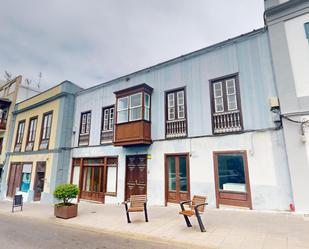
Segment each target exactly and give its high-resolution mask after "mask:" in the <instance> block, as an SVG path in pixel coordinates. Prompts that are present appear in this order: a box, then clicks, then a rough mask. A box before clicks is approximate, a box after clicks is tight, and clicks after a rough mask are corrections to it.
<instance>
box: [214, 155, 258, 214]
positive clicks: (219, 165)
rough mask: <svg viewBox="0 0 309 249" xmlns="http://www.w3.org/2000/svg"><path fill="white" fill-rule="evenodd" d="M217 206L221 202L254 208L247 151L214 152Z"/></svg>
mask: <svg viewBox="0 0 309 249" xmlns="http://www.w3.org/2000/svg"><path fill="white" fill-rule="evenodd" d="M214 170H215V184H216V198H217V208H219V205H220V204H223V205H232V206H240V207H248V208H250V209H252V201H251V190H250V181H249V171H248V161H247V154H246V152H245V151H226V152H224V151H223V152H221V151H220V152H214Z"/></svg>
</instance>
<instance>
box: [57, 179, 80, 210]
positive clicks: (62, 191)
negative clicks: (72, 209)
mask: <svg viewBox="0 0 309 249" xmlns="http://www.w3.org/2000/svg"><path fill="white" fill-rule="evenodd" d="M78 193H79V188H78V187H77V186H76V185H74V184H61V185H58V186H57V187H56V189H55V191H54V197H55V198H56V199H58V200H59V201H61V203H60V204H62V205H64V206H69V205H71V202H72V200H73V199H74V198H76V197H77V195H78Z"/></svg>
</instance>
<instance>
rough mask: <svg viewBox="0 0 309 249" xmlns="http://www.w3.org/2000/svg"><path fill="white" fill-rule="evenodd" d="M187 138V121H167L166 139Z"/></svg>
mask: <svg viewBox="0 0 309 249" xmlns="http://www.w3.org/2000/svg"><path fill="white" fill-rule="evenodd" d="M186 136H187V120H186V119H181V120H168V121H166V138H178V137H186Z"/></svg>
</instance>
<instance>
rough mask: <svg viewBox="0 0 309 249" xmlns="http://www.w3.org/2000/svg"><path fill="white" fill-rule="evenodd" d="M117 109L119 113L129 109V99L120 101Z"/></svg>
mask: <svg viewBox="0 0 309 249" xmlns="http://www.w3.org/2000/svg"><path fill="white" fill-rule="evenodd" d="M117 107H118V110H119V111H120V110H124V109H128V97H124V98H120V99H118V103H117Z"/></svg>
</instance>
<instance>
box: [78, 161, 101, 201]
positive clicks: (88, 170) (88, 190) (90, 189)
mask: <svg viewBox="0 0 309 249" xmlns="http://www.w3.org/2000/svg"><path fill="white" fill-rule="evenodd" d="M82 177H83V178H82V186H81V196H80V198H81V199H85V200H90V201H99V202H102V203H104V198H105V195H104V165H102V166H86V167H83V176H82Z"/></svg>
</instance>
